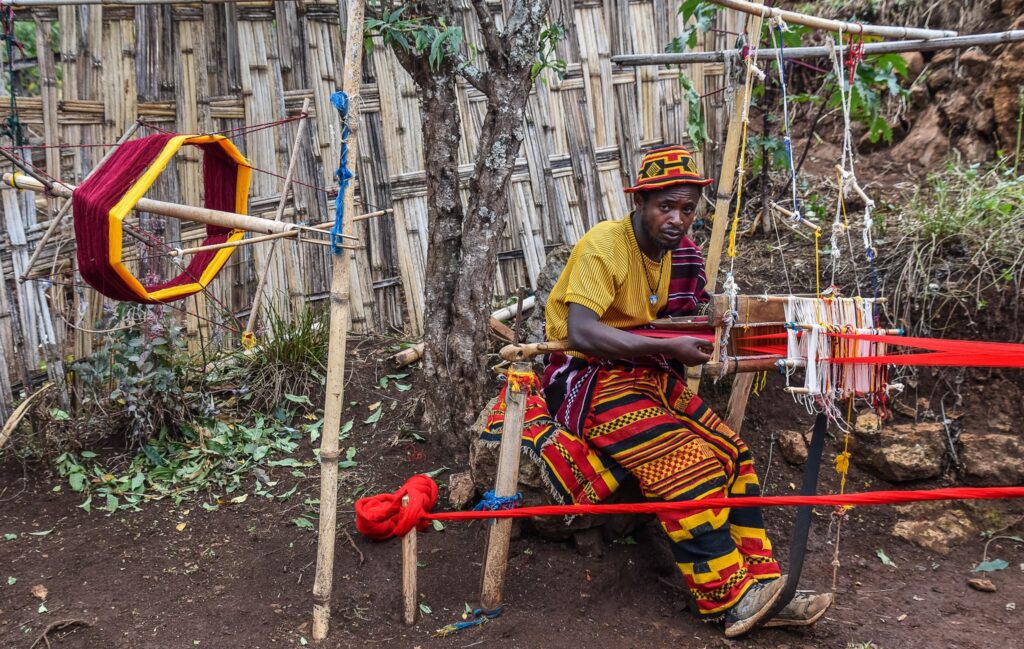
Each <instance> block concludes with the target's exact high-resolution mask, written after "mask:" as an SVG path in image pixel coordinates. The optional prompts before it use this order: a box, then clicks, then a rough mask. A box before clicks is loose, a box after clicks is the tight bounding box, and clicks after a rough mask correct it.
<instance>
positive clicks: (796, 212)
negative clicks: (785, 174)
mask: <svg viewBox="0 0 1024 649" xmlns="http://www.w3.org/2000/svg"><path fill="white" fill-rule="evenodd" d="M773 23H774V24H775V31H773V32H771V34H772V46H773V47H775V48H776V49H777V50H778V54H777V59H778V64H779V88H780V91H781V92H782V126H783V137H782V143H783V145H785V151H786V163H787V164H788V165H789V181H790V182H789V186H790V188H791V190H792V196H793V220H794V221H797V222H799V221H802V220H804V219H803V217H802V216H801V214H800V203H799V200H798V199H797V187H796V166H795V164H794V162H793V139H792V138H791V137H790V131H789V93H788V91H787V90H786V53H785V44H784V43H783V38H782V32H783V26H784V25H785V23H784V22H783V20H782V19H781V18H778V17H776V18H774V19H773ZM776 32H778V42H776V38H775V34H776Z"/></svg>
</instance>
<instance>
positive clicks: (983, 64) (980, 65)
mask: <svg viewBox="0 0 1024 649" xmlns="http://www.w3.org/2000/svg"><path fill="white" fill-rule="evenodd" d="M991 65H992V57H990V56H989V55H988V54H985V53H984V52H982V51H981V50H978V49H972V50H967V51H966V52H964V53H963V54H961V55H960V66H961V67H963V68H964V69H966V70H967V71H968V72H969V73H970V74H972V75H975V74H978V73H981V72H984V71H985V70H986V69H988V68H989V67H990V66H991Z"/></svg>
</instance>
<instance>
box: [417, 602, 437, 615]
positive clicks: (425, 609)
mask: <svg viewBox="0 0 1024 649" xmlns="http://www.w3.org/2000/svg"><path fill="white" fill-rule="evenodd" d="M420 612H421V613H423V614H424V615H430V614H431V613H433V612H434V611H433V610H432V609H431V608H430V607H429V606H427V605H426V604H420Z"/></svg>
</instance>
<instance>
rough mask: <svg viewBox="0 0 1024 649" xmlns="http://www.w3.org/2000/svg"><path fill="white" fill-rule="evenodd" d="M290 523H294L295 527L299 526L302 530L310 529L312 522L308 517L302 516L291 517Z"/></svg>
mask: <svg viewBox="0 0 1024 649" xmlns="http://www.w3.org/2000/svg"><path fill="white" fill-rule="evenodd" d="M292 523H294V524H295V527H300V528H302V529H304V530H311V529H313V522H312V521H310V520H309V519H308V518H302V517H299V518H293V519H292Z"/></svg>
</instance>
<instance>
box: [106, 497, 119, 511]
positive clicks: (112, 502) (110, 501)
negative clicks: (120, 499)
mask: <svg viewBox="0 0 1024 649" xmlns="http://www.w3.org/2000/svg"><path fill="white" fill-rule="evenodd" d="M106 510H107V511H108V512H110V513H114V512H116V511H117V496H115V495H113V494H107V506H106Z"/></svg>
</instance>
